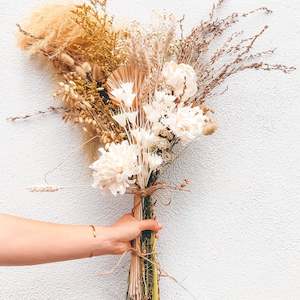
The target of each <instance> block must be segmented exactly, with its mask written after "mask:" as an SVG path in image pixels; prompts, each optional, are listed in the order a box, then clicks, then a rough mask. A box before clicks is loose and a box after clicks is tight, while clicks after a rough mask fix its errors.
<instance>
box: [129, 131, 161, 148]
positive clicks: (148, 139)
mask: <svg viewBox="0 0 300 300" xmlns="http://www.w3.org/2000/svg"><path fill="white" fill-rule="evenodd" d="M131 135H132V136H133V137H134V139H135V141H136V143H137V144H138V145H141V146H142V147H143V148H145V149H147V148H151V147H153V146H154V145H155V143H156V141H157V136H156V135H155V134H154V133H153V132H152V131H150V130H146V129H144V128H137V129H133V130H131Z"/></svg>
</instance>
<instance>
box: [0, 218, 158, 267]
mask: <svg viewBox="0 0 300 300" xmlns="http://www.w3.org/2000/svg"><path fill="white" fill-rule="evenodd" d="M160 229H161V226H160V225H159V224H158V223H157V222H156V221H155V220H144V221H138V220H136V219H135V218H133V217H132V216H131V215H130V214H127V215H124V216H123V217H122V218H121V219H119V220H118V221H117V222H116V223H115V224H114V225H112V226H95V233H96V237H94V236H93V234H94V232H93V228H92V227H90V226H89V225H65V224H54V223H49V222H41V221H34V220H29V219H24V218H19V217H15V216H10V215H4V214H0V265H2V266H3V265H6V266H16V265H35V264H42V263H50V262H57V261H65V260H72V259H80V258H87V257H90V256H91V255H92V256H99V255H107V254H122V253H124V252H126V251H128V250H129V249H130V247H131V245H130V241H131V240H134V239H135V238H137V237H138V236H139V235H140V234H141V232H142V231H144V230H152V231H155V232H158V231H159V230H160Z"/></svg>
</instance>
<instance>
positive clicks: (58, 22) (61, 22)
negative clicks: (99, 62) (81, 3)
mask: <svg viewBox="0 0 300 300" xmlns="http://www.w3.org/2000/svg"><path fill="white" fill-rule="evenodd" d="M74 9H75V6H74V5H59V4H52V5H45V6H42V7H41V8H40V9H38V10H37V11H35V12H34V13H33V14H32V16H31V18H30V19H28V20H27V21H25V22H24V25H23V26H22V29H21V30H20V33H19V34H18V44H19V47H20V48H21V49H24V50H28V51H29V52H30V53H31V54H38V53H44V54H46V55H47V56H51V57H55V56H58V55H60V54H61V53H63V52H67V53H69V56H72V46H73V45H74V44H75V43H76V44H80V42H81V40H80V39H81V36H82V29H81V28H80V26H79V25H78V24H76V22H75V21H74V15H73V13H72V11H73V10H74ZM26 33H27V34H26ZM68 60H69V59H68ZM70 62H71V60H70Z"/></svg>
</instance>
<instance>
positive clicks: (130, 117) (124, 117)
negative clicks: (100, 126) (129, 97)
mask: <svg viewBox="0 0 300 300" xmlns="http://www.w3.org/2000/svg"><path fill="white" fill-rule="evenodd" d="M136 117H137V111H133V112H125V113H120V114H117V115H114V116H113V118H114V120H115V121H117V122H118V123H119V124H120V125H121V126H122V127H125V126H126V122H127V121H129V122H130V123H131V124H134V123H135V119H136Z"/></svg>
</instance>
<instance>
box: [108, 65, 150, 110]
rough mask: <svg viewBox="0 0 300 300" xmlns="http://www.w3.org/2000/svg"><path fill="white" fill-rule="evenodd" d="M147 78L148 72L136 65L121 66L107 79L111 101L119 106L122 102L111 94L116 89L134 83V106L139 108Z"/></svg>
mask: <svg viewBox="0 0 300 300" xmlns="http://www.w3.org/2000/svg"><path fill="white" fill-rule="evenodd" d="M145 77H146V71H143V70H142V69H141V68H139V67H138V66H137V65H136V64H128V65H126V66H121V67H119V68H118V69H117V70H115V71H114V72H113V73H112V74H111V75H110V76H109V77H108V79H107V82H106V88H107V91H108V93H109V96H110V99H111V101H112V102H113V103H114V104H115V105H117V106H119V105H120V101H119V100H118V99H117V98H116V97H115V96H114V95H113V94H112V93H111V92H112V91H113V90H115V89H119V88H121V87H122V84H123V83H128V82H132V83H133V92H134V93H135V94H136V98H135V100H134V101H135V103H134V105H133V106H138V98H139V95H140V91H141V88H142V85H143V83H144V80H145Z"/></svg>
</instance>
